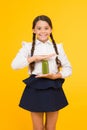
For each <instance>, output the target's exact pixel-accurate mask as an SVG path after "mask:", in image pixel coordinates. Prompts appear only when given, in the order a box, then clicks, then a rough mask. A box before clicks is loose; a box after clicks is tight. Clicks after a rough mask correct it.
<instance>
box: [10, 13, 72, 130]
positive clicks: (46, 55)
mask: <svg viewBox="0 0 87 130" xmlns="http://www.w3.org/2000/svg"><path fill="white" fill-rule="evenodd" d="M52 28H53V27H52V22H51V19H50V18H49V17H48V16H45V15H40V16H37V17H36V18H35V19H34V21H33V26H32V30H33V40H32V42H30V43H28V42H22V48H21V49H20V50H19V52H18V53H17V55H16V57H15V58H14V59H13V61H12V63H11V66H12V68H13V69H20V68H24V67H26V66H28V67H29V75H30V76H29V78H27V79H24V80H23V82H24V83H25V84H26V87H25V89H24V92H23V94H22V97H21V99H20V103H19V106H20V107H22V108H24V109H26V110H29V111H30V112H31V117H32V122H33V130H44V129H45V130H55V129H56V122H57V118H58V111H59V110H60V109H62V108H64V107H65V106H67V105H68V101H67V99H66V96H65V94H64V91H63V88H62V84H63V83H64V81H65V78H66V77H68V76H70V75H71V74H72V67H71V64H70V62H69V60H68V58H67V56H66V54H65V52H64V49H63V45H62V43H60V44H57V43H56V42H55V40H54V38H53V35H52ZM50 39H51V40H50ZM44 113H45V114H46V121H45V124H44V123H43V116H44Z"/></svg>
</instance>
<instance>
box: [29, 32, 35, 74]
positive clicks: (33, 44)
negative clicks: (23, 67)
mask: <svg viewBox="0 0 87 130" xmlns="http://www.w3.org/2000/svg"><path fill="white" fill-rule="evenodd" d="M35 37H36V34H35V33H33V38H32V40H33V42H32V48H31V56H33V54H34V49H35ZM34 66H35V62H32V63H30V65H29V67H30V70H31V72H32V71H33V70H34Z"/></svg>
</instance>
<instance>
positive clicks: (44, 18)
mask: <svg viewBox="0 0 87 130" xmlns="http://www.w3.org/2000/svg"><path fill="white" fill-rule="evenodd" d="M39 20H42V21H46V22H47V23H48V24H49V26H50V27H51V29H52V28H53V26H52V22H51V20H50V18H49V17H48V16H45V15H40V16H37V17H36V18H35V19H34V20H33V24H32V29H34V28H35V26H36V23H37V22H38V21H39ZM50 38H51V40H52V43H53V47H54V49H55V52H56V54H57V55H58V50H57V46H56V42H55V40H54V38H53V35H52V33H51V34H50ZM35 40H36V34H35V33H33V37H32V48H31V56H33V54H34V50H35ZM55 60H56V64H57V66H58V69H59V68H60V67H61V62H60V60H59V59H58V57H56V59H55ZM34 66H35V62H32V63H30V64H29V67H30V70H31V72H32V71H33V70H34Z"/></svg>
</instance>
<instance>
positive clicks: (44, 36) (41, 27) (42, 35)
mask: <svg viewBox="0 0 87 130" xmlns="http://www.w3.org/2000/svg"><path fill="white" fill-rule="evenodd" d="M33 32H34V33H35V34H36V36H37V39H38V40H39V41H41V42H46V41H47V40H48V39H49V36H50V33H51V32H52V28H51V27H50V25H49V24H48V23H47V22H46V21H42V20H39V21H38V22H37V23H36V25H35V28H34V29H33Z"/></svg>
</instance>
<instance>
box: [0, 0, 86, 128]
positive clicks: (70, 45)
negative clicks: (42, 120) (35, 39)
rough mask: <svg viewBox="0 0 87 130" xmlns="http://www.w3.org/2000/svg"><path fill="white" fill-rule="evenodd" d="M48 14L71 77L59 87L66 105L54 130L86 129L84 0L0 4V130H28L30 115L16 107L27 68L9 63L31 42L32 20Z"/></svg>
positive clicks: (34, 0)
mask: <svg viewBox="0 0 87 130" xmlns="http://www.w3.org/2000/svg"><path fill="white" fill-rule="evenodd" d="M41 14H45V15H48V16H49V17H50V18H51V19H52V22H53V27H54V28H53V34H54V38H55V40H56V41H57V42H63V45H64V49H65V52H66V53H67V56H68V58H69V60H70V62H71V64H72V67H73V74H72V76H71V77H69V78H67V79H66V82H65V84H64V86H63V88H64V91H65V93H66V96H67V98H68V101H69V106H68V107H66V108H64V109H62V110H61V111H60V113H59V118H58V122H57V130H74V129H77V130H82V129H84V130H86V129H87V123H86V122H87V57H86V56H87V1H86V0H85V1H84V0H72V1H70V0H48V1H47V0H44V1H41V0H32V1H29V0H24V1H21V0H20V1H19V0H13V1H12V0H3V2H2V3H0V130H32V122H31V116H30V112H28V111H26V110H23V109H21V108H19V107H18V104H19V100H20V97H21V94H22V92H23V90H24V86H25V85H24V84H23V83H22V79H24V78H26V77H27V76H28V73H27V68H24V69H21V70H18V71H14V70H12V68H11V61H12V59H13V58H14V57H15V55H16V53H17V52H18V50H19V49H20V48H21V42H22V41H31V40H32V29H31V28H32V21H33V19H34V17H36V16H37V15H41Z"/></svg>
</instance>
